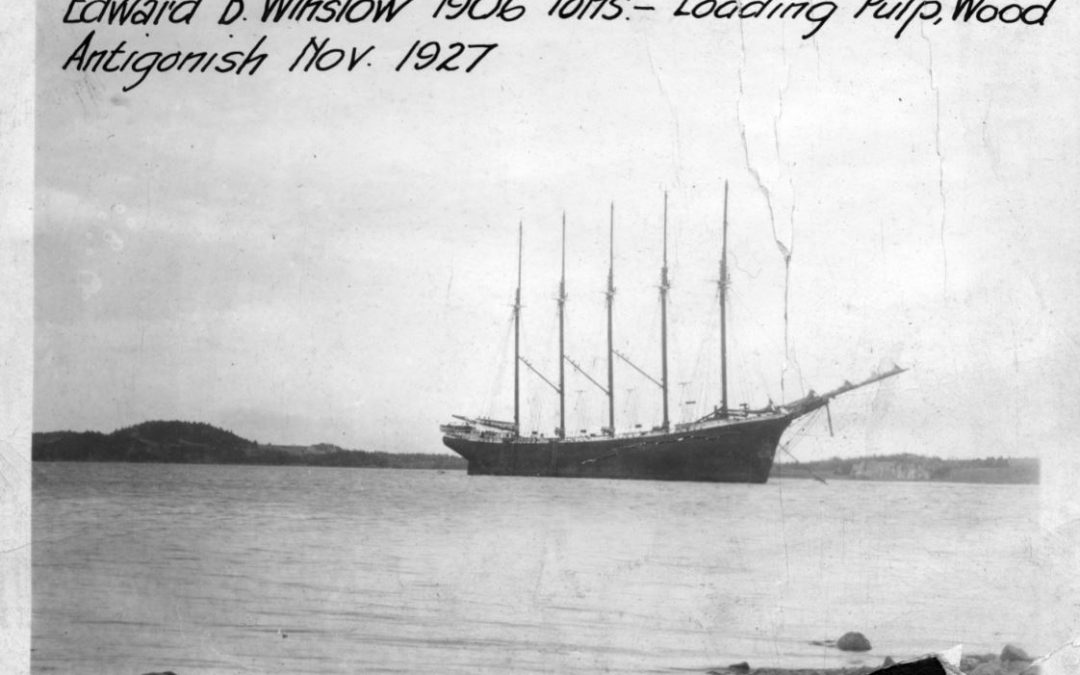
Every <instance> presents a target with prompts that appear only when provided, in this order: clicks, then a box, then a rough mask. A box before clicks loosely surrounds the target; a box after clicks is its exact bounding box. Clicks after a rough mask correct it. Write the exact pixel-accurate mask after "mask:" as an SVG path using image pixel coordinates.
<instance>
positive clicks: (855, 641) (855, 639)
mask: <svg viewBox="0 0 1080 675" xmlns="http://www.w3.org/2000/svg"><path fill="white" fill-rule="evenodd" d="M836 648H837V649H840V650H842V651H845V652H868V651H870V650H871V649H872V647H871V646H870V641H869V640H867V639H866V636H865V635H863V634H862V633H856V632H850V633H844V634H843V635H842V636H840V639H839V640H837V641H836Z"/></svg>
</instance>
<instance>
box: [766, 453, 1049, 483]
mask: <svg viewBox="0 0 1080 675" xmlns="http://www.w3.org/2000/svg"><path fill="white" fill-rule="evenodd" d="M770 477H772V478H777V477H783V478H810V479H815V478H817V479H822V480H826V481H828V480H878V481H909V482H911V481H915V482H930V483H988V484H1005V485H1036V484H1038V482H1039V460H1038V459H1037V458H1035V457H986V458H981V459H942V458H940V457H926V456H922V455H911V454H903V455H875V456H871V457H862V458H847V459H841V458H839V457H833V458H832V459H827V460H823V461H818V462H797V463H783V464H780V463H778V464H774V465H773V469H772V473H771V474H770Z"/></svg>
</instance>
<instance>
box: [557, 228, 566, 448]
mask: <svg viewBox="0 0 1080 675" xmlns="http://www.w3.org/2000/svg"><path fill="white" fill-rule="evenodd" d="M558 301H559V433H558V436H559V438H566V363H565V360H566V354H565V349H564V348H565V336H564V333H563V324H564V321H563V314H564V309H565V305H566V212H565V211H563V215H562V275H561V276H560V277H559V298H558Z"/></svg>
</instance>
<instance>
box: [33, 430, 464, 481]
mask: <svg viewBox="0 0 1080 675" xmlns="http://www.w3.org/2000/svg"><path fill="white" fill-rule="evenodd" d="M31 457H32V459H33V461H35V462H123V463H157V464H225V465H259V466H327V467H356V468H385V469H440V470H459V469H464V468H465V466H466V464H465V460H464V459H462V458H461V457H458V456H456V455H450V454H445V455H439V454H434V453H393V452H372V451H366V450H347V449H345V448H341V447H338V446H336V445H331V444H328V443H319V444H316V445H273V444H262V443H258V442H256V441H251V440H248V439H246V438H241V437H240V436H237V435H236V434H233V433H232V432H229V431H226V430H224V429H219V428H217V427H214V426H211V425H209V424H203V423H201V422H178V421H155V422H143V423H142V424H137V425H135V426H131V427H125V428H123V429H118V430H116V431H114V432H112V433H110V434H103V433H100V432H96V431H81V432H76V431H53V432H35V433H34V434H33V437H32V450H31Z"/></svg>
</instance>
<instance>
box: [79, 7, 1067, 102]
mask: <svg viewBox="0 0 1080 675" xmlns="http://www.w3.org/2000/svg"><path fill="white" fill-rule="evenodd" d="M525 2H526V0H210V2H207V1H206V0H68V4H67V7H66V8H65V11H64V14H63V18H62V21H63V23H65V24H82V25H91V26H95V27H100V26H108V27H121V28H123V27H127V28H129V29H134V30H138V31H140V32H141V33H142V36H143V37H144V38H145V42H144V43H142V44H136V45H134V46H133V45H131V44H129V42H128V40H119V41H114V42H108V40H106V39H102V38H101V37H100V36H98V35H97V30H96V28H92V29H90V30H89V32H88V33H86V34H85V36H84V37H83V38H82V40H81V41H80V42H79V43H78V44H77V45H76V46H75V48H74V49H73V50H72V51H71V53H70V56H68V57H67V59H66V60H65V61H64V64H63V66H62V69H63V70H72V71H78V72H104V73H110V74H121V75H126V76H127V78H128V81H127V83H126V84H125V85H124V86H123V87H122V89H123V91H125V92H128V91H131V90H132V89H135V88H136V87H138V86H139V85H141V84H142V83H143V82H145V81H146V79H147V78H148V77H149V76H150V74H151V73H155V72H157V73H169V72H172V73H187V74H204V73H210V74H214V73H216V74H222V75H228V74H231V75H236V76H254V75H255V74H256V73H257V72H259V71H260V69H262V68H263V66H264V65H265V63H266V62H267V60H269V59H271V51H270V39H269V36H268V35H266V34H263V35H258V36H255V37H254V38H252V40H253V41H252V43H251V44H250V46H248V47H247V48H246V49H243V48H241V49H230V50H225V51H213V50H190V51H184V50H171V51H166V50H163V49H160V48H154V46H153V40H152V39H151V34H150V33H149V32H147V31H148V30H149V29H150V28H151V27H155V26H165V25H174V26H188V27H190V26H192V25H193V22H194V21H195V19H196V16H200V17H201V16H203V15H207V16H208V17H209V18H210V20H211V21H213V22H214V23H216V24H217V25H219V26H226V27H231V26H237V25H243V24H244V23H246V22H249V21H254V22H258V23H260V24H263V25H274V24H307V25H331V24H337V25H350V24H352V25H355V24H371V25H380V24H383V25H386V24H391V23H394V22H403V21H408V20H409V18H410V17H413V20H416V19H419V18H421V17H423V18H426V19H428V20H431V21H437V22H467V23H474V22H476V23H480V22H483V23H486V24H500V23H504V24H507V23H513V22H517V21H522V20H526V19H527V18H528V17H529V16H531V15H535V14H540V15H541V17H542V20H545V21H557V22H558V21H561V22H571V21H572V22H596V23H597V24H603V23H608V22H613V21H630V20H632V19H645V20H647V19H648V18H649V17H650V16H656V15H658V14H660V13H668V14H669V15H670V16H671V17H673V19H674V20H676V21H682V22H685V21H710V20H713V21H715V20H738V21H758V20H766V21H768V20H772V21H788V22H797V23H798V24H799V26H800V28H799V30H801V31H803V32H802V33H801V37H802V39H804V40H808V39H810V38H813V37H815V36H816V35H817V34H818V33H819V32H820V31H821V30H822V29H824V28H825V26H826V25H827V24H828V23H829V21H830V20H831V19H832V18H833V16H834V15H835V14H836V13H837V12H838V11H839V9H840V7H839V5H838V4H837V3H835V2H783V1H774V0H752V1H749V2H744V1H738V0H672V1H671V2H666V3H662V2H653V3H649V2H647V1H639V0H548V1H547V2H545V3H544V6H542V7H539V8H538V6H537V5H533V6H532V7H531V8H530V7H527V6H526V4H525ZM1056 2H1057V0H1043V1H1042V2H1034V3H1023V2H1019V3H1018V2H1005V1H1003V0H993V1H991V0H951V2H941V1H939V0H860V2H858V7H857V8H855V9H854V13H853V14H852V15H851V16H852V18H853V19H855V20H858V21H875V22H881V23H882V25H884V26H886V27H887V28H886V30H887V31H889V32H891V34H892V37H893V38H895V39H900V38H901V37H903V36H904V35H905V34H906V33H908V32H909V31H910V30H911V28H912V26H914V25H923V24H929V25H938V24H941V23H942V22H943V21H952V22H954V23H958V24H968V25H979V24H999V25H1014V26H1043V25H1045V24H1046V21H1047V19H1048V18H1049V16H1050V12H1051V10H1052V9H1053V7H1054V5H1055V4H1056ZM204 5H207V8H206V9H205V10H204ZM211 5H213V6H212V7H211ZM660 5H663V6H660ZM530 9H531V10H532V12H531V13H530ZM229 38H230V39H232V38H233V35H232V34H230V35H229ZM498 48H499V43H498V42H476V43H473V42H469V43H465V42H446V41H440V40H425V39H417V40H415V41H414V42H412V44H411V45H409V46H408V47H407V48H404V49H398V50H381V49H377V47H376V45H374V44H366V45H351V44H349V45H345V44H341V43H340V41H339V40H332V39H331V38H330V37H326V36H320V35H313V36H311V37H310V38H308V39H307V40H306V41H305V42H304V44H303V46H302V48H301V49H300V50H299V51H298V52H293V53H290V54H284V55H280V56H275V59H274V60H278V59H280V60H281V61H282V63H283V64H284V65H285V67H286V69H287V70H288V72H292V73H312V72H329V71H346V72H350V73H352V72H362V71H363V70H365V69H367V68H372V67H378V68H388V69H390V70H392V71H394V72H399V73H401V72H417V71H430V72H437V73H459V74H467V73H472V72H475V71H477V70H478V69H482V68H483V67H484V65H485V64H486V63H487V62H488V61H489V60H490V59H491V57H492V54H494V53H495V52H496V50H497V49H498ZM384 51H385V52H386V53H384Z"/></svg>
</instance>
